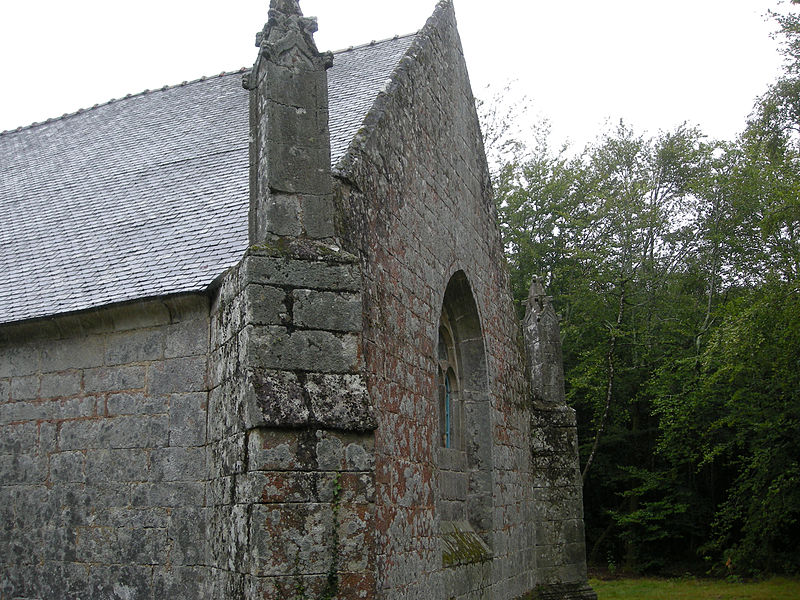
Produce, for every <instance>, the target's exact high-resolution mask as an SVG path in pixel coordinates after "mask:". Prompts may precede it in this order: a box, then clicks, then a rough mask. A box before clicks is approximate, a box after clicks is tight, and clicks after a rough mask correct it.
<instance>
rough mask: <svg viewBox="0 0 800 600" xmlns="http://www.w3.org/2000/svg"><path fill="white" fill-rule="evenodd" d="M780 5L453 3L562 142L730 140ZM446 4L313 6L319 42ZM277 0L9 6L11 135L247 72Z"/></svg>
mask: <svg viewBox="0 0 800 600" xmlns="http://www.w3.org/2000/svg"><path fill="white" fill-rule="evenodd" d="M776 3H777V0H669V1H663V0H603V1H598V0H571V1H565V0H493V1H491V2H484V1H480V0H455V6H456V16H457V18H458V22H459V30H460V32H461V38H462V43H463V46H464V53H465V55H466V58H467V66H468V68H469V71H470V76H471V79H472V85H473V89H474V91H475V94H476V95H477V96H479V97H487V96H488V94H487V92H486V91H485V88H486V86H487V85H491V86H493V87H494V88H495V89H500V88H502V87H503V85H504V84H505V83H506V82H507V81H509V80H515V81H516V83H515V86H516V90H517V94H518V95H522V94H524V95H526V96H527V97H528V98H530V104H529V113H530V114H531V115H534V116H537V117H547V118H548V119H549V120H550V121H551V124H552V129H553V134H554V137H555V139H556V141H561V140H564V139H570V140H572V141H573V142H574V143H575V144H578V145H582V144H584V143H585V142H586V141H588V140H590V139H593V138H594V137H595V136H596V135H597V134H598V133H599V131H600V130H601V129H602V127H603V124H604V122H606V121H610V122H616V121H618V120H619V119H620V118H624V119H625V120H626V121H627V122H628V123H630V124H631V125H633V126H634V127H636V128H637V129H639V130H646V131H648V132H650V133H655V132H656V131H657V130H659V129H663V128H672V127H674V126H676V125H678V124H680V123H681V122H683V121H688V122H689V123H690V124H696V125H699V126H700V127H701V128H702V129H703V130H704V131H705V132H706V133H707V134H709V135H710V136H712V137H719V138H731V137H733V136H734V135H735V134H736V133H737V132H738V131H740V129H741V128H742V126H743V124H744V120H745V118H746V116H747V114H748V113H749V111H750V109H751V108H752V105H753V101H754V99H755V97H756V96H757V95H759V94H761V93H762V92H763V91H764V90H765V88H766V86H767V85H768V84H769V83H770V82H771V81H773V80H774V79H775V77H776V75H777V74H778V72H779V66H780V57H779V55H778V53H777V51H776V48H777V46H776V43H775V42H774V41H773V40H771V39H770V37H769V33H770V32H771V31H772V30H773V29H774V26H773V24H772V23H771V22H767V21H765V19H764V14H765V13H766V11H767V9H769V8H774V7H775V6H776ZM434 5H435V1H434V0H392V1H386V0H301V7H302V8H303V12H304V13H305V14H306V15H307V16H316V17H318V18H319V32H318V33H317V35H316V39H317V44H318V46H319V47H320V49H321V50H338V49H342V48H346V47H347V46H350V45H357V44H361V43H365V42H369V41H370V40H373V39H383V38H386V37H391V36H392V35H394V34H404V33H409V32H412V31H415V30H417V29H419V28H420V27H421V26H422V25H423V24H424V22H425V20H426V19H427V17H428V16H429V15H430V14H431V12H432V11H433V8H434ZM267 6H268V0H217V1H214V2H212V1H207V0H138V1H137V2H115V1H113V0H71V1H67V0H6V1H5V2H3V6H2V8H0V67H2V72H1V73H0V82H1V83H0V131H2V130H5V129H13V128H16V127H18V126H24V125H28V124H30V123H31V122H33V121H42V120H44V119H46V118H48V117H57V116H60V115H61V114H62V113H65V112H73V111H75V110H77V109H79V108H87V107H90V106H92V105H93V104H95V103H101V102H104V101H107V100H109V99H111V98H119V97H121V96H124V95H125V94H127V93H137V92H140V91H142V90H144V89H154V88H159V87H162V86H163V85H166V84H170V85H172V84H177V83H180V82H181V81H183V80H191V79H196V78H199V77H200V76H202V75H213V74H216V73H219V72H221V71H233V70H236V69H239V68H240V67H249V66H251V65H252V63H253V60H254V59H255V54H256V50H255V47H254V41H253V40H254V36H255V32H256V31H258V30H260V29H261V27H262V26H263V23H264V21H265V20H266V16H267Z"/></svg>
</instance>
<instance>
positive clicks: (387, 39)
mask: <svg viewBox="0 0 800 600" xmlns="http://www.w3.org/2000/svg"><path fill="white" fill-rule="evenodd" d="M420 31H422V30H421V29H418V30H417V31H412V32H411V33H404V34H403V35H398V34H395V35H393V36H392V37H388V38H383V39H381V40H372V41H370V42H367V43H365V44H359V45H358V46H348V47H347V48H342V49H340V50H333V53H334V54H343V53H345V52H350V51H351V50H360V49H361V48H369V47H370V46H374V45H375V44H384V43H386V42H393V41H395V40H399V39H403V38H407V37H411V36H414V35H417V34H418V33H419V32H420Z"/></svg>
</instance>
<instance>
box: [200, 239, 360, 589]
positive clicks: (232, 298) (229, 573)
mask: <svg viewBox="0 0 800 600" xmlns="http://www.w3.org/2000/svg"><path fill="white" fill-rule="evenodd" d="M300 246H302V248H301V247H298V246H292V247H284V248H282V249H278V248H275V247H272V248H268V247H266V246H262V247H260V248H255V249H251V251H250V252H248V254H247V256H246V257H245V258H244V260H243V261H242V262H241V263H240V265H239V266H238V267H237V268H236V269H234V270H233V271H231V272H230V273H229V275H228V276H227V277H226V278H225V280H224V283H223V285H222V288H221V290H220V292H219V294H218V297H217V299H216V300H215V302H214V305H213V307H212V335H211V339H212V358H211V365H212V367H211V393H210V411H209V412H210V415H211V416H210V418H209V441H210V444H211V456H212V459H211V462H212V472H213V473H214V474H215V475H214V480H213V481H212V485H211V493H210V504H211V505H212V507H213V516H212V525H211V536H212V538H213V539H215V540H218V542H215V544H214V549H213V551H212V555H213V559H212V562H213V566H214V568H215V573H216V575H215V588H214V590H215V591H214V594H213V595H212V597H221V598H230V599H244V598H256V597H258V598H295V599H297V600H302V599H306V598H309V599H311V598H334V597H335V598H340V599H343V600H344V599H352V600H355V599H356V598H372V597H374V595H375V592H374V586H375V581H374V551H373V545H372V541H373V540H372V535H371V532H372V529H373V527H374V525H373V518H374V516H373V515H374V470H373V469H374V458H373V443H374V440H373V435H372V429H374V417H373V415H372V409H371V406H370V404H369V400H368V398H367V395H366V386H365V384H364V378H363V374H362V372H361V369H362V368H363V362H362V353H361V342H360V335H359V333H360V329H361V295H360V286H361V281H360V274H359V269H358V265H357V264H356V263H355V260H354V257H353V256H352V255H347V254H346V253H340V252H335V251H332V250H331V249H330V248H326V247H324V246H318V245H316V244H315V243H313V242H308V241H306V242H301V244H300Z"/></svg>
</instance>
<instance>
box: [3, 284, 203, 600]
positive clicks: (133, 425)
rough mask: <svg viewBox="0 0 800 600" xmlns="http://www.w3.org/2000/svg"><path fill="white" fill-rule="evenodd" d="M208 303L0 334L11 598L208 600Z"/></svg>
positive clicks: (155, 306) (190, 299) (114, 312)
mask: <svg viewBox="0 0 800 600" xmlns="http://www.w3.org/2000/svg"><path fill="white" fill-rule="evenodd" d="M208 331H209V328H208V301H207V298H206V297H205V296H179V297H173V298H172V299H170V300H166V301H163V302H162V301H149V302H141V303H137V304H131V305H126V306H122V307H118V308H111V309H100V310H96V311H88V312H84V313H80V314H78V315H74V316H64V317H58V318H55V319H47V320H39V321H35V322H31V323H30V324H28V325H17V326H13V325H12V326H6V327H4V328H2V329H0V523H2V526H1V527H2V530H0V574H2V577H0V598H2V599H3V600H5V599H6V598H48V599H60V598H101V597H102V598H105V597H110V598H178V599H181V598H187V599H188V598H196V597H199V596H200V590H201V589H202V586H203V585H204V581H206V580H207V579H208V576H207V571H206V568H205V567H204V565H205V540H206V536H205V532H204V529H203V526H202V523H203V522H204V521H205V515H204V509H203V506H204V504H205V495H206V487H207V479H208V478H207V474H206V449H205V447H204V444H205V442H206V405H207V393H206V352H207V348H208Z"/></svg>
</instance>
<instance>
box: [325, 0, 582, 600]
mask: <svg viewBox="0 0 800 600" xmlns="http://www.w3.org/2000/svg"><path fill="white" fill-rule="evenodd" d="M363 131H364V132H365V133H363V134H362V137H360V138H356V141H355V143H354V144H353V146H351V154H350V156H349V160H348V161H347V162H345V163H344V164H341V165H339V168H338V173H337V174H338V175H339V177H340V187H339V190H338V203H339V207H340V212H341V214H342V215H343V227H344V229H345V231H347V232H350V234H351V237H352V239H353V240H354V250H353V251H354V252H358V253H359V254H360V256H361V257H362V261H363V263H362V264H363V267H362V268H363V277H364V290H365V291H364V306H365V322H364V335H365V358H366V363H367V372H368V373H369V374H370V375H369V380H368V384H369V390H370V395H371V396H372V397H373V399H374V402H375V407H376V413H377V415H378V429H377V430H376V439H375V460H376V500H375V502H376V526H377V540H376V547H377V553H378V555H377V577H378V589H379V592H380V594H379V597H381V598H392V599H401V598H402V599H412V598H419V599H426V600H428V599H445V598H447V599H450V598H458V599H477V598H492V599H512V598H518V597H522V596H523V595H525V594H528V593H532V591H533V590H538V592H537V593H541V594H548V593H550V592H553V593H554V594H556V595H554V596H552V597H562V596H563V597H564V598H590V597H592V595H591V593H590V592H586V590H587V589H588V588H585V577H586V575H585V562H584V558H583V556H582V555H581V556H579V555H578V554H579V552H577V548H578V544H577V542H578V538H579V537H580V538H582V530H578V529H575V530H574V531H573V530H572V529H570V530H569V531H561V530H559V529H558V527H559V526H560V525H561V524H563V523H566V521H564V522H563V523H562V521H561V519H562V518H565V519H567V520H568V521H569V523H571V524H573V525H574V524H575V523H576V522H577V521H576V517H577V516H578V515H579V514H580V511H581V506H580V490H579V488H578V490H577V492H578V493H577V496H576V495H575V494H572V495H570V496H569V497H564V498H562V497H561V495H560V493H561V492H563V491H565V490H566V489H567V488H566V487H559V488H558V489H557V490H555V491H554V493H553V494H547V493H545V489H546V488H547V487H548V486H549V485H551V484H552V483H553V481H551V480H559V479H560V478H561V477H563V476H564V475H571V474H572V471H570V470H569V469H567V468H565V469H562V471H561V472H558V473H556V472H555V471H554V470H553V469H551V468H550V467H551V466H552V465H554V464H555V465H557V466H559V467H561V466H564V465H565V464H566V466H567V467H568V466H571V463H570V460H573V461H574V460H576V458H577V457H576V455H574V453H572V452H573V450H574V448H575V445H574V444H575V440H574V439H572V438H570V439H567V437H568V436H569V434H570V432H572V434H573V435H574V427H573V429H572V430H570V429H569V424H568V423H566V422H565V421H564V420H563V419H561V418H559V419H558V420H557V422H556V423H549V422H545V421H546V419H547V418H548V417H549V416H559V415H555V414H552V415H551V414H548V413H545V412H541V411H539V412H536V413H535V415H534V411H533V398H532V395H531V389H530V386H529V382H528V380H527V379H526V368H525V361H524V348H523V341H522V335H521V331H520V327H519V323H518V321H517V319H516V317H515V311H514V309H513V306H512V302H511V297H510V292H509V281H508V274H507V271H506V269H505V266H504V265H505V263H504V257H503V252H502V243H501V240H500V235H499V231H498V229H497V226H496V212H495V208H494V204H493V199H492V192H491V185H490V182H489V173H488V168H487V165H486V162H485V157H484V152H483V147H482V141H481V134H480V131H479V128H478V124H477V116H476V113H475V103H474V98H473V97H472V93H471V91H470V87H469V81H468V76H467V73H466V67H465V63H464V58H463V53H462V51H461V46H460V42H459V39H458V33H457V31H456V25H455V17H454V13H453V7H452V2H449V1H444V2H440V3H439V5H438V7H437V9H436V11H435V13H434V15H433V17H432V18H431V19H430V20H429V22H428V24H427V25H426V27H425V28H424V29H423V30H422V32H421V33H420V34H419V35H418V37H417V40H416V41H415V43H414V44H413V45H412V47H411V49H410V51H409V53H408V55H407V56H406V57H405V58H404V59H403V60H402V62H401V64H400V66H399V68H398V70H397V71H396V72H395V75H394V77H393V83H392V84H391V85H390V86H389V88H388V89H387V92H386V94H385V95H384V96H383V97H381V98H379V100H378V102H377V104H376V106H375V107H373V110H372V111H371V113H370V114H369V115H368V117H367V123H366V127H365V128H364V130H363ZM344 237H345V239H348V235H345V236H344ZM454 275H455V276H456V277H454ZM462 277H463V278H464V279H465V280H466V281H467V282H468V286H469V288H470V289H471V293H472V296H473V297H474V302H475V305H476V307H477V313H478V318H479V320H480V328H481V330H482V338H483V349H484V352H485V365H486V366H485V376H486V385H485V394H484V395H485V398H483V399H480V398H477V397H475V396H476V394H475V392H473V393H472V397H471V398H470V399H469V400H471V401H472V402H471V403H470V402H468V403H467V404H466V409H467V411H468V412H467V415H468V417H467V419H466V420H465V422H466V424H467V427H468V430H467V431H465V432H464V433H465V436H466V437H467V439H468V440H469V442H468V444H467V449H468V456H471V458H470V463H471V464H469V465H468V469H469V473H470V475H469V483H468V485H469V486H470V493H469V494H468V495H467V499H468V506H467V511H468V512H469V513H470V519H469V520H470V527H471V528H472V529H473V530H474V531H477V532H478V533H479V534H480V536H481V538H482V541H483V542H484V543H485V544H486V546H487V547H488V550H486V551H484V550H480V549H478V546H479V544H472V545H471V546H472V548H474V549H475V551H474V555H473V556H474V557H475V558H473V560H472V562H470V561H469V560H467V561H465V562H463V561H462V563H461V564H456V565H453V564H450V563H449V561H448V559H449V558H450V554H449V548H450V547H451V546H450V544H449V542H450V541H452V540H453V539H454V538H453V535H452V533H451V532H450V529H451V528H452V527H454V526H455V528H456V530H459V528H461V524H459V523H455V524H454V523H450V522H446V521H445V519H443V515H442V514H440V513H439V512H438V510H437V503H438V500H440V499H442V498H443V496H444V497H445V499H446V498H447V497H448V496H447V495H448V494H452V492H450V491H449V490H448V489H446V488H447V486H448V485H449V484H448V482H449V481H451V480H452V477H450V478H448V477H446V475H447V473H446V472H445V468H446V467H445V465H440V464H439V458H440V457H439V454H440V453H438V452H437V449H438V446H439V445H440V442H439V440H440V431H439V422H440V421H439V415H438V414H437V413H438V410H439V409H438V401H437V390H436V371H437V366H436V359H435V357H436V340H437V331H438V326H439V318H440V314H441V312H442V305H443V300H444V298H443V296H444V294H445V289H446V288H447V286H448V283H449V282H451V281H453V280H454V279H456V278H462ZM473 346H476V345H473ZM464 362H465V363H467V362H469V363H471V364H478V362H479V361H477V362H476V360H475V359H474V357H467V360H465V361H464ZM474 375H475V373H465V374H464V377H472V376H474ZM484 407H488V410H487V412H486V415H485V418H484V417H482V416H481V417H480V418H475V417H476V415H478V414H479V411H480V410H482V409H483V408H484ZM470 410H472V411H474V414H473V418H472V419H470V418H469V411H470ZM532 429H533V430H532ZM543 435H544V436H546V437H547V441H549V442H551V443H553V444H554V446H553V448H551V450H552V452H549V451H548V450H547V449H544V448H543V444H542V440H541V438H542V436H543ZM553 435H556V436H558V435H561V437H560V438H559V439H557V440H555V439H553ZM564 436H566V437H564ZM561 443H563V445H564V447H563V448H562V446H560V445H559V444H561ZM470 446H472V449H473V451H472V452H471V454H470V452H469V451H470ZM487 447H488V448H489V449H490V450H489V458H488V460H489V461H490V465H489V476H488V478H487V477H486V471H485V470H484V465H483V464H482V462H483V456H484V455H483V454H482V449H486V448H487ZM475 448H477V450H475ZM534 451H536V455H535V456H534ZM548 452H549V453H548ZM571 453H572V454H571ZM553 457H555V458H556V459H555V460H552V458H553ZM565 457H566V458H565ZM556 483H557V485H561V482H560V481H557V482H556ZM486 485H488V492H489V493H488V495H486V494H484V493H482V492H483V491H484V490H485V489H486V488H485V486H486ZM569 485H572V482H571V480H570V482H569ZM536 486H541V489H539V490H538V491H537V489H536ZM569 490H570V491H575V488H574V487H571V488H569ZM473 491H474V492H475V493H473ZM560 500H563V501H566V502H569V503H570V506H568V507H558V506H557V504H556V503H557V502H558V501H560ZM439 504H443V503H439ZM540 518H545V519H547V520H548V522H547V523H543V524H542V526H541V527H537V519H540ZM468 529H469V528H468ZM467 533H468V532H467ZM462 534H463V531H461V533H459V535H462ZM562 534H563V535H562ZM462 537H466V538H468V537H469V535H466V536H462ZM562 541H563V542H564V543H563V544H562ZM567 542H569V543H567ZM445 544H447V545H448V551H447V552H444V550H443V546H445ZM540 544H541V545H543V546H542V547H540ZM487 554H488V557H489V558H488V559H486V558H485V557H486V556H487ZM540 562H541V564H540ZM487 567H488V568H487ZM565 582H566V583H567V584H568V585H566V586H563V585H561V584H563V583H565ZM556 583H557V586H556V587H553V584H556ZM573 584H574V585H573ZM573 588H574V589H573ZM573 592H575V593H573ZM585 592H586V594H587V595H584V593H585ZM559 594H560V595H559ZM564 594H566V595H564Z"/></svg>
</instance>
